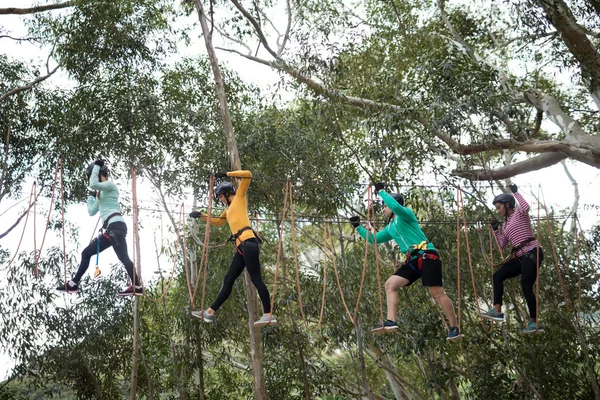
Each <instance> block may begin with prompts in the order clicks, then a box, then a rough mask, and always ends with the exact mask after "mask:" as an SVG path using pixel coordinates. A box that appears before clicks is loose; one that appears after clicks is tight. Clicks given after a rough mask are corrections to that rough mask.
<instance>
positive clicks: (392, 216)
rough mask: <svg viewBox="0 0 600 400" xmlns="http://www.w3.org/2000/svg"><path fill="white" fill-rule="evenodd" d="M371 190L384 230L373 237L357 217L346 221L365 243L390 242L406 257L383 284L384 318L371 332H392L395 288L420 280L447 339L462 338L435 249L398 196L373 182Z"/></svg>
mask: <svg viewBox="0 0 600 400" xmlns="http://www.w3.org/2000/svg"><path fill="white" fill-rule="evenodd" d="M375 190H376V191H377V193H378V194H379V196H380V197H381V199H382V200H383V215H384V216H385V218H386V220H387V221H388V223H387V224H386V226H385V228H384V229H383V230H381V231H379V232H377V233H376V234H375V235H373V234H372V233H369V232H368V231H367V229H365V228H364V227H363V226H361V225H360V217H358V216H354V217H351V218H350V222H351V223H352V226H353V227H354V228H355V229H356V232H357V233H358V234H359V235H360V236H361V237H362V238H363V239H365V240H368V241H369V243H384V242H388V241H390V240H394V241H395V242H396V243H397V244H398V246H399V247H400V251H401V252H402V253H404V254H406V260H405V261H404V262H403V263H402V264H401V265H399V266H397V269H396V272H394V274H393V275H392V276H390V277H389V279H388V280H387V281H386V282H385V292H386V297H387V317H386V318H387V319H386V320H385V321H383V322H381V324H380V325H379V326H378V327H377V328H375V329H373V332H375V333H383V332H393V331H396V330H397V329H398V324H397V323H396V315H397V313H398V289H400V288H401V287H405V286H410V285H412V283H413V282H415V281H416V280H418V279H421V282H422V284H423V286H426V287H428V288H429V291H430V292H431V294H432V296H433V298H434V299H435V300H436V301H437V302H438V304H440V305H441V307H442V310H443V311H444V314H446V318H448V321H449V323H450V329H449V332H448V337H447V340H455V339H459V338H460V337H462V335H461V334H460V332H459V329H458V327H457V325H456V314H455V313H454V306H453V305H452V301H451V300H450V298H449V297H448V295H446V292H445V291H444V288H443V287H442V260H441V259H440V255H439V254H438V252H437V250H436V249H435V246H434V245H433V243H431V242H430V241H428V240H427V237H426V236H425V234H424V233H423V231H422V230H421V227H420V226H419V221H418V220H417V217H416V216H415V214H414V213H413V212H412V210H411V209H409V208H407V207H404V198H403V197H402V195H400V194H398V193H388V192H386V191H385V190H384V185H383V183H376V184H375Z"/></svg>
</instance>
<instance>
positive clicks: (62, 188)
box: [58, 157, 67, 285]
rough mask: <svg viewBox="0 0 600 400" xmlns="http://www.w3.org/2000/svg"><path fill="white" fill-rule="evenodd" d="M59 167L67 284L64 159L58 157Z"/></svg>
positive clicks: (64, 264) (64, 263)
mask: <svg viewBox="0 0 600 400" xmlns="http://www.w3.org/2000/svg"><path fill="white" fill-rule="evenodd" d="M58 165H59V167H60V209H61V216H62V242H63V266H64V274H65V282H67V240H66V235H65V181H64V177H63V164H62V157H58ZM65 285H66V283H65Z"/></svg>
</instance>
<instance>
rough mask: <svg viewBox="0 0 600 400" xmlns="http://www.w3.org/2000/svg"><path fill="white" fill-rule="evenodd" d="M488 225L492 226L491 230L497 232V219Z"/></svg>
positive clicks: (498, 224) (498, 225) (498, 223)
mask: <svg viewBox="0 0 600 400" xmlns="http://www.w3.org/2000/svg"><path fill="white" fill-rule="evenodd" d="M490 225H491V226H492V229H493V230H495V231H497V230H498V228H500V221H498V220H497V219H493V220H491V221H490Z"/></svg>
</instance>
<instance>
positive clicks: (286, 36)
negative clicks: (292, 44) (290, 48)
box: [277, 0, 292, 57]
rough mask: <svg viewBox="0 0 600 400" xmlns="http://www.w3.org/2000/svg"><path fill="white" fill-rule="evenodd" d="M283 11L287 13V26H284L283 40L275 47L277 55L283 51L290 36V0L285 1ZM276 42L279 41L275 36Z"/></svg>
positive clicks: (279, 55)
mask: <svg viewBox="0 0 600 400" xmlns="http://www.w3.org/2000/svg"><path fill="white" fill-rule="evenodd" d="M285 11H286V13H287V26H286V27H285V33H284V34H283V41H282V42H281V44H280V45H279V48H278V49H277V56H278V57H281V55H282V54H283V51H284V50H285V45H286V44H287V41H288V39H289V37H290V30H291V29H292V6H291V5H290V0H286V1H285ZM277 42H279V38H277Z"/></svg>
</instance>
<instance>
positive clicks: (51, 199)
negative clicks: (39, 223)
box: [35, 163, 59, 271]
mask: <svg viewBox="0 0 600 400" xmlns="http://www.w3.org/2000/svg"><path fill="white" fill-rule="evenodd" d="M58 171H59V164H58V163H57V164H56V168H55V169H54V180H53V182H52V194H51V195H50V208H48V218H46V228H45V229H44V235H43V236H42V243H41V244H40V250H39V252H38V253H37V254H36V257H35V270H36V271H37V270H38V264H39V261H40V257H41V255H42V249H43V248H44V242H45V241H46V233H48V228H49V227H50V215H51V214H52V206H53V205H54V192H55V190H56V183H57V182H58Z"/></svg>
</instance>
